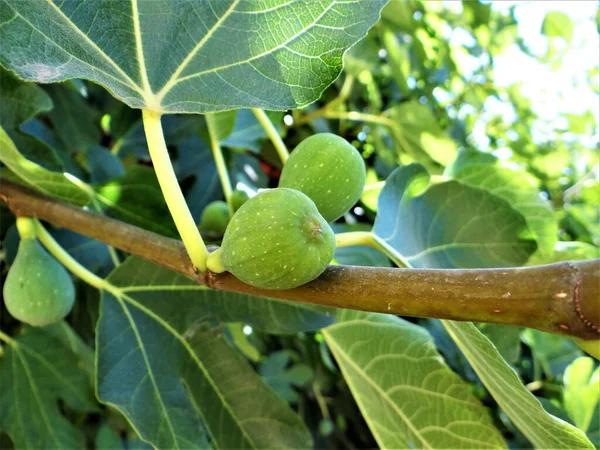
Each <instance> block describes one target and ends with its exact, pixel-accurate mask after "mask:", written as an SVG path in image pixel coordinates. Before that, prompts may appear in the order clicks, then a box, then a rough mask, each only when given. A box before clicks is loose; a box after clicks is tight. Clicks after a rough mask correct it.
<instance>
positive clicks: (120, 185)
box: [94, 166, 179, 237]
mask: <svg viewBox="0 0 600 450" xmlns="http://www.w3.org/2000/svg"><path fill="white" fill-rule="evenodd" d="M94 189H95V190H96V197H97V199H98V201H99V202H100V203H101V204H102V205H103V206H105V207H106V208H107V212H108V215H110V216H112V217H115V218H117V219H119V220H122V221H124V222H127V223H130V224H132V225H136V226H138V227H141V228H145V229H147V230H150V231H154V232H155V233H160V234H162V235H164V236H168V237H178V236H179V235H178V234H177V229H176V228H175V223H174V222H173V219H172V217H171V214H170V213H169V209H168V208H167V204H166V203H165V199H164V197H163V195H162V192H161V190H160V186H159V185H158V180H157V179H156V174H155V173H154V171H153V170H152V169H150V168H148V167H142V166H133V167H131V168H130V169H129V170H127V172H125V174H124V175H123V176H121V177H119V178H115V179H113V180H111V181H108V182H106V183H104V184H101V185H98V186H94Z"/></svg>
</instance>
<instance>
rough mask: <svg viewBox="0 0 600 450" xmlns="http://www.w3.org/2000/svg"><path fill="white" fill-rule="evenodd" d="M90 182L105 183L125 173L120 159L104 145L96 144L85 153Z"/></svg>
mask: <svg viewBox="0 0 600 450" xmlns="http://www.w3.org/2000/svg"><path fill="white" fill-rule="evenodd" d="M85 156H86V158H87V163H88V168H89V171H90V174H91V180H90V181H91V182H92V183H106V182H107V181H110V180H112V179H113V178H117V177H120V176H121V175H123V174H124V173H125V169H124V168H123V164H122V163H121V160H120V159H119V158H118V157H117V156H116V155H114V154H112V153H111V151H110V150H109V149H107V148H106V147H101V146H99V145H96V146H94V147H92V148H90V149H89V150H88V151H87V153H86V155H85Z"/></svg>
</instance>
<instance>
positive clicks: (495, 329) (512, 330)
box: [477, 323, 521, 365]
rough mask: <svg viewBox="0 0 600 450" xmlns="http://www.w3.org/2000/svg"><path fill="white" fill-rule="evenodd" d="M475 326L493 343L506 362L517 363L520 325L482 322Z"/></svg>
mask: <svg viewBox="0 0 600 450" xmlns="http://www.w3.org/2000/svg"><path fill="white" fill-rule="evenodd" d="M477 328H478V329H479V331H480V332H481V333H483V334H484V335H485V336H486V337H487V338H488V339H489V340H490V341H491V342H492V344H494V346H495V347H496V350H498V353H500V356H502V358H504V360H505V361H506V362H507V363H508V364H510V365H515V364H516V363H517V361H518V360H519V356H520V355H521V328H520V327H515V326H512V325H497V324H493V323H482V324H478V325H477Z"/></svg>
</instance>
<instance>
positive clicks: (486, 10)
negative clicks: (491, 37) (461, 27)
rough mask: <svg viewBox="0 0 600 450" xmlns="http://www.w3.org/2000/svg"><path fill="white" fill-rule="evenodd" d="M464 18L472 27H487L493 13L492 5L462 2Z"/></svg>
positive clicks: (470, 0) (467, 0) (472, 0)
mask: <svg viewBox="0 0 600 450" xmlns="http://www.w3.org/2000/svg"><path fill="white" fill-rule="evenodd" d="M462 7H463V16H464V18H465V19H466V20H467V22H469V24H470V25H471V27H473V28H477V27H479V26H482V25H487V24H488V23H489V21H490V15H491V12H492V5H491V4H485V5H484V4H482V3H481V2H479V0H462Z"/></svg>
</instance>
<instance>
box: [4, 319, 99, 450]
mask: <svg viewBox="0 0 600 450" xmlns="http://www.w3.org/2000/svg"><path fill="white" fill-rule="evenodd" d="M92 370H93V359H92V355H91V349H89V348H87V347H86V346H85V344H83V342H81V340H80V339H79V338H78V337H77V336H76V335H75V333H74V332H73V331H72V330H71V329H70V328H69V326H68V325H67V324H66V323H65V322H60V323H57V324H54V325H50V326H47V327H43V328H24V329H23V331H22V332H21V334H20V335H19V336H18V337H17V338H15V339H14V340H13V341H11V342H9V343H8V345H6V346H5V347H4V354H3V355H2V357H1V358H0V386H2V387H3V388H2V395H0V428H2V429H3V430H5V431H6V432H7V433H8V435H9V436H10V438H11V439H12V441H13V444H14V446H15V448H20V449H31V450H37V449H40V448H84V447H85V440H84V435H83V433H82V431H81V430H79V429H78V428H77V427H75V425H74V424H72V423H71V422H69V420H68V419H67V418H66V417H65V416H64V415H63V414H62V413H61V411H60V409H59V407H58V401H59V400H62V401H64V402H65V403H66V404H67V405H68V406H69V407H71V408H73V409H75V410H77V411H82V412H94V411H97V410H98V407H97V404H96V401H95V399H94V395H93V391H92V387H91V376H92Z"/></svg>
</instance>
